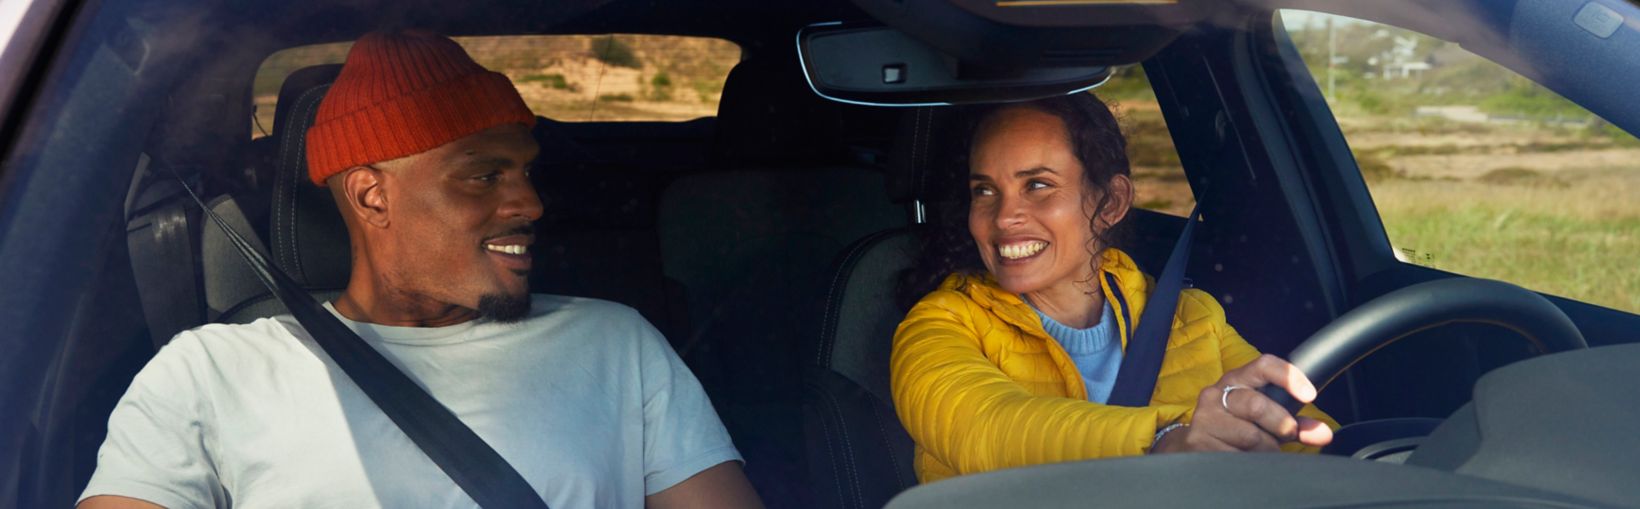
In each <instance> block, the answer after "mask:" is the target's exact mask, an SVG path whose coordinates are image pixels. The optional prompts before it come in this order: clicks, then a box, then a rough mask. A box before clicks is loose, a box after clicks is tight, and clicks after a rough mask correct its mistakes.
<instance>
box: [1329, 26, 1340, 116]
mask: <svg viewBox="0 0 1640 509" xmlns="http://www.w3.org/2000/svg"><path fill="white" fill-rule="evenodd" d="M1337 63H1338V37H1336V36H1334V34H1333V19H1332V16H1327V102H1329V103H1336V102H1338V94H1336V93H1334V91H1333V87H1334V85H1335V84H1336V83H1337V82H1336V81H1334V80H1333V66H1334V65H1336V64H1337Z"/></svg>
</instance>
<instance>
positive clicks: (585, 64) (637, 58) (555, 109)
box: [251, 34, 740, 138]
mask: <svg viewBox="0 0 1640 509" xmlns="http://www.w3.org/2000/svg"><path fill="white" fill-rule="evenodd" d="M454 39H455V41H456V42H457V43H459V44H461V46H462V48H464V49H466V50H467V53H469V54H471V55H472V56H473V60H476V61H478V63H479V64H480V65H483V66H484V67H486V68H488V69H490V70H492V71H496V72H499V73H502V74H505V75H507V77H508V78H511V79H512V82H513V85H514V86H516V87H518V92H519V94H521V95H523V96H524V102H525V103H527V104H529V107H530V109H531V110H532V111H534V112H535V114H537V115H541V116H543V117H547V118H551V119H553V120H558V121H564V122H623V121H647V122H656V121H660V122H670V121H683V120H693V119H696V118H701V117H710V116H713V115H717V106H718V99H719V98H720V97H722V95H723V83H724V81H726V80H728V78H729V69H730V68H733V67H734V66H735V64H736V63H739V62H740V47H739V46H736V45H735V44H734V43H732V42H729V41H725V40H722V39H713V38H708V37H687V36H675V35H628V34H619V35H531V36H508V37H455V38H454ZM352 45H353V44H352V43H350V42H347V43H333V44H319V45H313V46H302V47H297V48H290V49H286V50H282V51H279V52H277V53H274V54H273V55H271V56H269V57H268V58H267V60H264V61H263V62H262V66H261V67H260V68H259V69H257V72H256V81H255V83H254V85H253V87H254V89H253V94H254V96H255V100H256V117H255V118H253V119H252V122H251V137H252V138H260V137H262V136H266V135H267V132H268V130H270V129H272V128H273V112H274V104H275V103H276V102H277V101H278V96H279V86H280V84H282V83H284V81H285V77H287V76H289V75H290V73H292V72H295V71H296V70H298V69H301V68H303V67H307V66H312V65H320V64H339V63H342V61H344V60H346V59H347V50H348V49H349V48H351V47H352Z"/></svg>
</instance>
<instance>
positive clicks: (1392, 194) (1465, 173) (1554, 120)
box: [1277, 11, 1640, 312]
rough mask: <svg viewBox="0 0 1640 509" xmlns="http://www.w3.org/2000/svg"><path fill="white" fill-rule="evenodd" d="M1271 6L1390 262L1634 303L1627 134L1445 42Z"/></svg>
mask: <svg viewBox="0 0 1640 509" xmlns="http://www.w3.org/2000/svg"><path fill="white" fill-rule="evenodd" d="M1277 16H1278V18H1279V21H1280V22H1281V25H1282V26H1284V27H1285V29H1286V31H1287V34H1288V36H1289V37H1290V38H1291V39H1292V41H1293V43H1294V45H1295V46H1296V47H1297V48H1298V51H1299V53H1300V55H1302V57H1303V59H1304V62H1305V65H1306V67H1308V68H1309V70H1310V72H1311V73H1312V75H1313V76H1314V77H1315V82H1316V84H1317V85H1319V86H1320V88H1321V92H1322V94H1323V95H1324V96H1325V97H1326V100H1327V104H1328V106H1329V107H1331V109H1332V112H1333V114H1334V115H1335V116H1336V117H1337V119H1338V125H1339V127H1340V128H1342V130H1343V132H1344V137H1345V138H1346V139H1347V140H1348V142H1349V145H1350V150H1351V151H1352V152H1353V153H1354V155H1355V159H1356V163H1357V165H1358V166H1360V168H1361V172H1362V176H1363V177H1364V178H1365V180H1366V182H1367V188H1368V189H1369V190H1370V192H1371V194H1372V200H1373V202H1374V204H1375V205H1376V206H1377V208H1378V213H1379V214H1380V215H1381V216H1382V219H1383V223H1384V229H1385V230H1386V233H1387V234H1388V236H1389V240H1390V243H1391V245H1392V246H1393V247H1394V249H1395V252H1396V257H1397V258H1399V259H1401V260H1402V261H1404V262H1407V263H1415V264H1419V265H1425V266H1429V267H1434V268H1437V269H1441V270H1445V271H1450V272H1456V273H1460V274H1465V275H1469V276H1475V277H1483V278H1491V279H1500V280H1504V281H1509V282H1512V283H1515V284H1518V285H1521V286H1525V287H1527V288H1531V289H1533V290H1537V291H1541V292H1546V293H1550V294H1555V295H1561V296H1565V297H1569V298H1573V299H1577V300H1581V301H1585V302H1589V303H1593V304H1598V305H1601V306H1607V307H1611V308H1615V309H1621V310H1624V311H1630V312H1640V271H1637V270H1635V267H1636V265H1635V262H1634V258H1633V253H1635V252H1640V199H1636V197H1640V140H1636V139H1635V137H1634V136H1633V135H1630V134H1629V133H1627V132H1624V131H1623V130H1621V129H1618V128H1616V127H1614V126H1612V125H1610V124H1607V123H1606V122H1604V121H1602V120H1601V119H1600V118H1599V117H1598V116H1596V115H1594V114H1592V113H1590V112H1588V111H1586V110H1584V109H1583V108H1581V107H1579V106H1578V105H1577V104H1575V103H1573V102H1571V101H1568V100H1566V99H1564V98H1561V97H1560V96H1559V95H1556V94H1555V93H1554V92H1551V91H1549V90H1548V89H1546V88H1544V87H1542V86H1540V85H1538V84H1536V83H1534V82H1532V81H1530V80H1528V79H1526V78H1523V77H1521V76H1519V75H1517V74H1515V73H1514V72H1513V71H1510V70H1509V69H1507V68H1505V67H1503V66H1501V65H1498V64H1496V63H1493V62H1492V61H1489V60H1486V59H1485V58H1482V57H1479V56H1476V55H1474V54H1472V53H1469V52H1468V51H1465V50H1464V49H1463V48H1461V47H1459V46H1458V44H1456V43H1452V42H1447V41H1443V40H1440V39H1435V38H1432V37H1429V36H1426V35H1423V34H1420V33H1417V32H1412V31H1408V30H1403V29H1399V28H1395V27H1392V26H1387V25H1382V24H1378V23H1373V22H1369V21H1362V20H1358V19H1353V18H1346V17H1342V16H1333V15H1328V14H1322V13H1315V12H1305V11H1281V12H1279V13H1278V14H1277Z"/></svg>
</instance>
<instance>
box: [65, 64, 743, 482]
mask: <svg viewBox="0 0 1640 509" xmlns="http://www.w3.org/2000/svg"><path fill="white" fill-rule="evenodd" d="M534 122H535V116H534V114H532V113H531V112H530V110H529V109H528V108H527V107H526V106H525V105H524V101H523V100H522V99H521V98H520V97H519V95H518V92H517V91H516V90H515V89H514V88H513V87H512V84H511V83H510V82H509V81H508V80H507V78H506V77H505V76H502V75H500V74H497V73H494V72H491V71H488V70H485V69H484V68H483V67H480V66H479V65H478V64H477V63H475V62H473V60H472V59H471V58H470V57H468V56H467V54H466V52H465V51H463V50H462V49H461V47H460V46H458V45H456V44H455V42H453V41H451V40H449V39H447V38H444V37H440V36H436V35H432V34H427V33H417V32H408V33H393V34H384V33H376V34H370V35H367V36H365V37H364V38H361V39H359V41H358V42H357V43H356V44H355V45H354V46H353V49H352V50H351V51H350V52H349V53H348V57H347V63H346V64H345V65H343V67H342V71H341V74H340V75H339V76H338V77H337V78H336V82H335V84H334V85H332V86H331V88H330V91H329V92H328V95H327V96H326V97H325V99H324V101H323V102H322V103H321V104H320V106H319V111H318V116H317V119H316V120H315V123H314V125H313V127H312V128H311V129H309V130H308V133H307V143H306V147H307V156H308V172H309V177H310V178H311V179H312V180H313V182H314V183H315V184H317V185H320V186H325V187H328V188H329V189H330V190H331V194H332V196H334V197H335V199H336V202H337V205H338V207H339V209H340V210H341V213H342V217H343V218H344V219H345V221H346V223H347V229H348V234H349V238H350V239H351V242H352V260H353V271H352V276H351V279H350V280H349V281H348V286H347V289H346V291H345V292H344V293H343V294H342V295H341V296H340V297H338V298H337V299H336V300H335V301H334V302H332V303H329V304H327V305H326V306H327V308H329V309H330V310H331V311H332V312H333V313H335V314H336V316H337V317H338V318H340V319H341V320H342V322H343V323H344V324H346V325H348V326H349V327H350V328H352V329H353V330H354V331H355V332H357V333H358V334H359V336H360V337H362V338H364V339H365V341H367V342H369V343H370V344H371V345H372V346H373V347H375V348H376V349H377V350H379V351H381V352H382V353H383V354H384V355H386V356H387V358H388V359H390V360H392V361H393V363H394V364H395V365H397V366H398V367H399V368H401V369H403V370H404V371H405V372H406V374H408V375H410V377H411V378H414V379H415V380H416V381H417V382H418V383H419V384H421V385H422V386H423V387H425V388H426V389H427V390H428V392H429V393H431V394H432V395H433V396H434V397H435V398H437V399H438V400H439V401H440V402H441V403H443V404H444V405H445V406H446V407H448V408H449V409H450V410H451V411H452V412H454V413H455V414H456V415H457V416H458V417H459V418H460V419H461V420H462V421H463V422H464V423H466V424H467V425H468V426H469V427H471V428H472V429H473V431H474V432H476V433H477V434H478V435H479V436H480V437H481V438H483V439H484V441H485V442H487V443H488V444H489V445H490V446H491V447H493V448H494V449H495V450H496V451H497V452H499V453H500V454H501V456H502V457H503V458H505V459H506V460H507V462H508V463H510V464H511V465H512V466H513V467H514V468H515V469H517V470H518V471H519V473H521V474H522V475H523V476H524V478H525V479H526V480H527V481H528V482H529V483H530V485H531V486H532V487H534V488H535V490H536V492H537V493H539V494H540V495H541V497H542V499H543V500H545V501H546V502H547V504H548V505H550V506H551V507H555V508H566V507H640V506H648V507H757V506H758V505H759V503H758V500H757V496H756V494H755V492H753V491H752V488H751V486H750V484H749V483H748V482H747V481H746V477H745V475H744V474H743V473H742V472H741V469H740V464H739V462H740V461H741V458H740V455H739V453H738V452H737V451H736V450H735V448H734V444H733V443H732V442H731V441H730V439H729V436H728V434H727V433H726V432H725V431H724V428H723V424H722V423H721V422H720V421H719V420H718V417H717V414H715V413H714V412H713V410H712V406H711V403H710V402H709V401H708V400H707V398H706V395H705V393H704V392H703V391H702V390H701V387H700V383H699V382H697V381H696V380H695V378H694V376H693V375H691V374H690V373H689V370H688V368H686V367H685V366H684V365H683V363H682V362H681V361H680V360H679V359H678V356H677V354H676V353H674V352H673V351H672V349H671V347H670V346H668V344H667V343H666V341H665V339H664V338H662V337H661V336H660V334H659V333H658V332H656V331H655V329H654V328H653V327H651V326H650V325H649V324H648V323H647V322H645V321H644V319H643V318H642V317H640V316H639V315H638V314H637V313H636V312H635V311H633V310H632V309H630V308H627V307H625V306H622V305H619V304H614V303H609V302H603V301H598V300H592V299H581V298H574V297H561V296H551V295H533V296H532V295H530V294H529V286H528V284H527V280H526V276H527V275H528V273H529V270H530V257H529V249H530V248H529V246H530V245H531V244H532V243H533V241H534V236H533V233H532V228H531V226H530V225H531V223H533V222H534V221H535V220H536V219H537V218H539V217H540V215H541V202H540V200H539V199H538V198H537V196H536V193H535V189H534V188H533V187H532V186H531V184H530V180H529V167H530V165H531V164H532V162H533V160H534V159H535V158H536V156H537V152H538V151H539V148H538V147H537V144H536V143H535V141H534V139H533V138H532V137H531V136H530V127H531V126H532V125H534ZM321 352H322V351H321V350H320V349H319V348H318V346H317V345H316V344H314V343H313V340H312V339H311V338H310V337H309V336H308V335H307V334H306V333H305V332H304V331H303V330H302V328H301V326H300V325H299V324H298V323H297V322H296V321H295V320H294V319H292V318H291V317H290V316H289V315H285V316H280V317H274V318H267V319H262V320H258V321H256V322H253V323H250V324H244V325H224V324H212V325H206V326H203V327H200V328H197V329H194V330H191V331H187V332H183V333H181V334H179V335H177V337H176V338H175V339H174V340H172V341H171V342H170V343H169V344H167V345H166V346H165V348H163V349H162V350H161V351H160V352H159V353H158V354H157V355H155V357H154V359H153V360H152V361H150V362H149V363H148V365H147V366H146V367H144V368H143V370H142V372H141V373H139V374H138V375H137V377H136V378H135V379H134V380H133V381H132V383H131V387H130V389H129V390H128V391H127V392H126V394H125V396H124V397H123V398H122V399H121V400H120V402H119V404H118V405H117V406H116V407H115V409H114V412H113V414H112V415H111V416H110V417H109V432H108V438H107V440H106V441H105V442H104V443H103V446H102V449H100V450H99V451H98V456H97V457H98V464H97V471H96V473H95V474H94V475H93V476H92V479H91V482H90V485H89V486H88V487H87V488H86V490H85V492H84V493H83V494H82V495H81V500H82V501H81V504H80V507H85V508H100V507H155V506H161V507H173V508H176V507H205V506H218V507H221V506H228V505H239V506H264V507H314V506H325V507H473V506H474V505H475V504H474V502H473V500H472V499H471V498H470V497H468V496H467V494H466V493H465V492H463V491H462V490H461V489H460V488H459V487H458V486H456V484H455V483H454V481H451V480H450V478H449V477H448V476H447V475H446V474H445V473H444V472H443V471H441V470H440V469H439V468H438V466H437V465H435V464H434V463H433V462H432V460H430V459H429V458H428V457H427V456H426V455H425V454H424V453H422V452H421V450H420V449H419V448H417V447H416V445H415V444H414V443H412V442H411V441H410V439H409V437H408V436H406V435H405V434H404V433H403V432H402V431H400V430H399V428H398V427H397V426H396V425H394V424H393V422H392V421H391V420H390V419H388V417H387V416H386V415H385V414H383V413H382V412H381V411H380V410H379V409H378V408H377V407H376V406H375V405H374V403H372V402H371V401H370V399H369V398H368V397H366V396H365V395H364V393H363V392H361V391H360V389H359V388H358V387H357V386H356V385H354V384H353V383H352V382H351V381H350V380H348V379H347V377H346V375H345V373H343V372H342V371H341V370H340V368H338V367H337V366H336V365H335V364H334V362H332V361H331V360H330V359H329V357H327V356H325V355H324V354H323V353H321Z"/></svg>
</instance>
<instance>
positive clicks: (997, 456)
mask: <svg viewBox="0 0 1640 509" xmlns="http://www.w3.org/2000/svg"><path fill="white" fill-rule="evenodd" d="M970 305H971V304H970V303H968V302H967V300H966V299H964V298H963V297H962V296H961V295H960V294H958V293H956V292H951V291H938V292H935V293H934V294H931V295H930V296H929V297H926V298H924V299H923V301H922V302H919V303H918V304H917V306H916V307H914V308H913V309H912V310H911V312H910V313H909V314H907V316H906V319H905V321H903V322H901V323H900V326H899V329H898V330H897V331H895V334H894V353H893V356H892V361H891V367H890V369H891V370H892V378H893V391H894V404H895V408H896V409H897V412H898V413H899V416H900V420H901V422H902V423H904V424H905V427H906V429H907V430H908V431H909V432H910V433H911V437H912V438H913V439H914V440H915V441H916V442H917V444H918V445H919V446H921V447H922V448H924V449H925V450H927V451H929V453H931V454H932V455H934V456H935V457H936V458H939V459H940V460H941V461H942V462H943V463H945V464H947V465H950V466H951V467H953V468H955V469H956V470H957V471H958V473H961V474H968V473H976V472H984V471H989V470H996V469H1001V468H1009V467H1015V466H1023V465H1034V464H1042V463H1054V462H1062V461H1074V460H1082V459H1091V458H1101V457H1109V456H1119V455H1136V454H1141V453H1143V452H1144V450H1145V448H1148V447H1149V446H1150V442H1151V438H1152V436H1153V435H1154V434H1155V432H1156V428H1157V427H1158V425H1161V424H1165V423H1168V422H1172V421H1174V420H1176V419H1180V418H1182V417H1183V416H1184V414H1185V412H1186V410H1187V408H1186V407H1184V406H1176V405H1164V406H1152V407H1146V408H1127V407H1113V406H1105V405H1100V404H1096V403H1089V402H1087V401H1077V400H1072V399H1067V398H1060V397H1046V396H1037V395H1033V394H1031V393H1029V392H1028V391H1027V390H1026V389H1025V388H1024V387H1023V386H1021V385H1019V384H1018V383H1016V382H1014V381H1013V380H1012V379H1010V378H1008V376H1007V375H1005V374H1003V372H1002V371H1001V370H1000V369H998V368H997V367H996V365H995V364H993V363H992V362H991V361H990V360H988V359H987V358H986V357H985V355H984V353H983V352H982V350H981V346H980V341H979V337H978V335H977V334H978V332H977V331H976V329H975V327H974V325H973V324H972V323H971V322H970V320H969V319H968V318H967V317H972V316H979V315H983V314H984V313H983V312H982V311H979V310H974V309H967V308H966V307H967V306H970Z"/></svg>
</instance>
